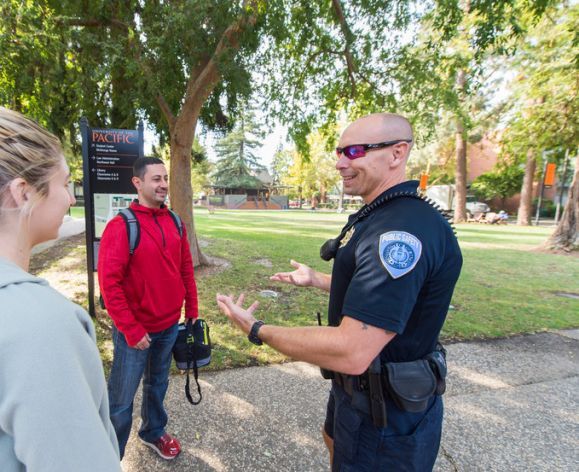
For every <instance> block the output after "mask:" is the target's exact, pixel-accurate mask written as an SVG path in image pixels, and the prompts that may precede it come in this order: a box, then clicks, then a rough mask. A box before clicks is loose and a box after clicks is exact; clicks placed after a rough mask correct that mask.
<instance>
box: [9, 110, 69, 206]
mask: <svg viewBox="0 0 579 472" xmlns="http://www.w3.org/2000/svg"><path fill="white" fill-rule="evenodd" d="M62 159H63V151H62V146H61V145H60V141H59V140H58V138H57V137H56V136H54V135H53V134H51V133H49V132H48V131H46V130H45V129H44V128H42V127H41V126H39V125H38V124H37V123H35V122H34V121H32V120H30V119H28V118H26V117H24V116H23V115H21V114H20V113H18V112H15V111H12V110H9V109H7V108H4V107H0V216H1V215H2V209H3V207H4V199H5V197H4V193H5V191H6V189H7V188H8V184H9V183H10V182H11V181H12V180H14V179H16V178H18V177H20V178H22V179H24V180H25V181H26V182H27V183H28V184H29V185H30V186H32V187H33V188H34V189H35V190H36V192H37V196H38V198H39V199H42V198H45V197H46V196H47V195H48V187H49V182H50V179H51V178H52V176H53V175H54V172H56V170H57V169H58V166H59V165H61V163H62ZM28 210H30V207H29V208H28Z"/></svg>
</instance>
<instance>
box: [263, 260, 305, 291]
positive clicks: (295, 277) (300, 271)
mask: <svg viewBox="0 0 579 472" xmlns="http://www.w3.org/2000/svg"><path fill="white" fill-rule="evenodd" d="M290 264H291V265H292V266H293V267H295V269H296V270H294V271H293V272H278V273H277V274H273V275H272V276H271V277H270V278H269V279H270V280H275V281H276V282H284V283H287V284H292V285H296V286H297V287H310V286H311V285H312V284H313V280H314V275H315V272H314V270H313V269H312V268H310V267H308V266H307V265H305V264H300V263H299V262H296V261H294V260H293V259H292V260H291V261H290Z"/></svg>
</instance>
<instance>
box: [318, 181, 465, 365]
mask: <svg viewBox="0 0 579 472" xmlns="http://www.w3.org/2000/svg"><path fill="white" fill-rule="evenodd" d="M417 186H418V182H417V181H407V182H403V183H401V184H398V185H396V186H394V187H392V188H390V189H388V190H387V191H386V192H384V193H383V194H382V195H381V196H380V197H382V196H392V195H395V194H399V193H400V192H410V193H413V194H415V193H416V189H417ZM380 197H378V198H380ZM353 218H355V215H352V216H350V220H349V221H352V219H353ZM354 228H355V229H354V231H353V233H352V232H350V234H347V235H346V236H345V237H344V238H343V239H342V243H341V245H340V248H339V250H338V253H337V255H336V258H335V261H334V267H333V270H332V284H331V289H330V302H329V310H328V321H329V324H330V325H331V326H337V325H339V324H340V321H341V318H342V315H344V316H349V317H351V318H354V319H357V320H360V321H361V322H363V323H366V324H368V325H372V326H375V327H378V328H383V329H385V330H387V331H392V332H394V333H397V335H396V336H395V337H394V339H393V340H392V341H391V342H390V343H389V344H388V345H387V346H386V347H385V349H384V350H383V352H382V360H383V361H385V362H404V361H412V360H416V359H419V358H422V357H424V356H425V355H426V354H428V353H429V352H432V351H433V350H434V347H435V345H436V341H437V339H438V335H439V333H440V330H441V328H442V325H443V323H444V320H445V318H446V314H447V311H448V307H449V304H450V300H451V297H452V292H453V290H454V286H455V284H456V281H457V280H458V276H459V274H460V269H461V266H462V255H461V252H460V248H459V246H458V242H457V240H456V237H455V235H454V232H453V230H452V228H451V226H450V225H449V223H448V222H447V221H446V219H445V218H444V217H443V216H442V215H441V214H440V213H439V212H438V211H437V210H436V209H434V208H433V207H432V206H431V205H429V204H428V203H427V202H425V201H423V200H420V199H418V198H412V197H397V198H393V199H392V200H390V201H388V203H386V204H385V205H382V206H380V207H378V208H377V209H375V210H373V211H372V212H371V213H370V214H369V215H368V216H367V217H366V218H364V219H362V221H360V222H359V223H356V224H355V226H354Z"/></svg>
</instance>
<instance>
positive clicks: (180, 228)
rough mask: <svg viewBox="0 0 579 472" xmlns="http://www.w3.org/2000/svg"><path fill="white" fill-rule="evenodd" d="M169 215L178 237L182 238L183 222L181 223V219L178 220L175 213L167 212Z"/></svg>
mask: <svg viewBox="0 0 579 472" xmlns="http://www.w3.org/2000/svg"><path fill="white" fill-rule="evenodd" d="M169 214H170V215H171V218H173V223H175V226H176V227H177V231H179V237H180V238H182V237H183V221H181V218H179V215H178V214H177V213H175V212H174V211H173V210H169Z"/></svg>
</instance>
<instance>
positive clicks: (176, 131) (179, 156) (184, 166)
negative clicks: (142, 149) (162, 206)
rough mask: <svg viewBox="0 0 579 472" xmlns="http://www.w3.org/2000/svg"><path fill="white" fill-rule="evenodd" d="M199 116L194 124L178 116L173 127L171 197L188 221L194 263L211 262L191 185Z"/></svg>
mask: <svg viewBox="0 0 579 472" xmlns="http://www.w3.org/2000/svg"><path fill="white" fill-rule="evenodd" d="M197 116H198V114H197V115H196V117H195V119H194V121H193V122H192V123H191V122H189V123H186V122H185V123H184V122H183V121H184V120H183V119H180V118H181V117H179V118H177V121H176V124H175V126H174V128H173V129H172V130H171V131H172V132H171V162H170V174H169V175H170V180H169V197H170V200H171V206H172V208H173V209H174V210H175V211H176V212H177V214H178V215H179V216H180V217H181V219H182V220H183V223H185V227H186V228H187V236H188V239H189V244H190V246H191V257H192V258H193V266H194V267H198V266H201V265H208V264H209V259H208V258H207V256H205V255H204V254H203V253H202V252H201V249H200V248H199V242H198V241H197V233H196V232H195V223H194V220H193V190H192V188H191V148H192V146H193V139H194V137H195V128H196V126H197Z"/></svg>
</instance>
